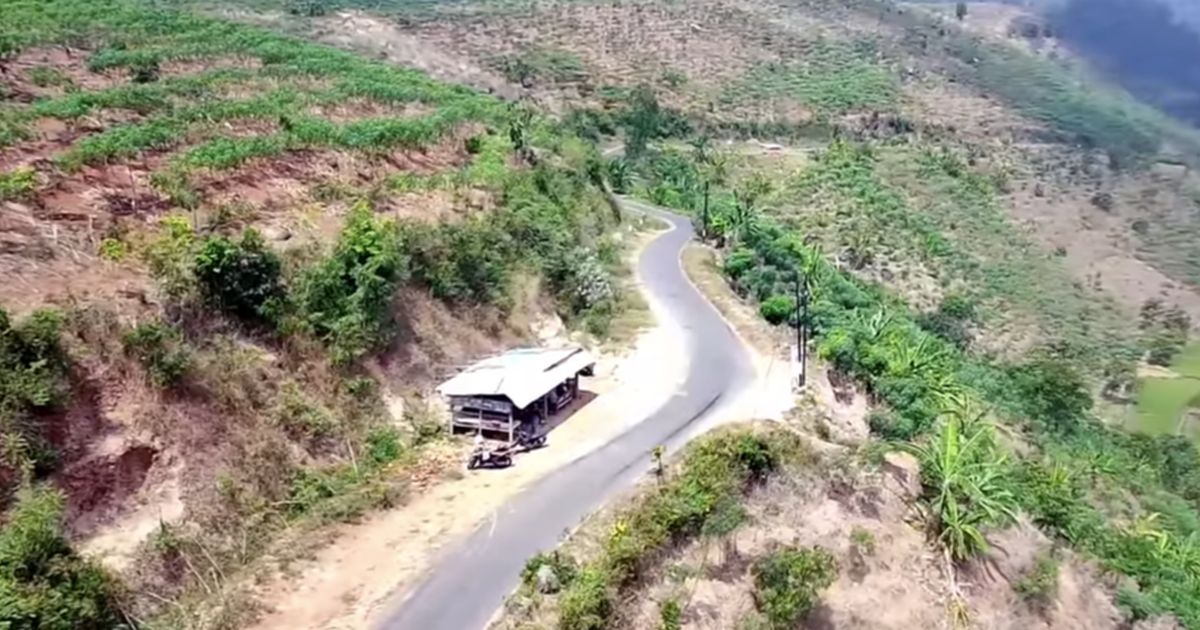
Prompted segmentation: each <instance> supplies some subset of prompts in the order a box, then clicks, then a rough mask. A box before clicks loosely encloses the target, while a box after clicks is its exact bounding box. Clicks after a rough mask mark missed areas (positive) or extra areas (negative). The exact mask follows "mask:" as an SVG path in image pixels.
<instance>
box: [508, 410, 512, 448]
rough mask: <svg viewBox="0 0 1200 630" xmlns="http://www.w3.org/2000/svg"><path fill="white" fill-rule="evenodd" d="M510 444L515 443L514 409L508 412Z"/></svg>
mask: <svg viewBox="0 0 1200 630" xmlns="http://www.w3.org/2000/svg"><path fill="white" fill-rule="evenodd" d="M508 443H509V444H512V443H513V412H512V409H509V410H508Z"/></svg>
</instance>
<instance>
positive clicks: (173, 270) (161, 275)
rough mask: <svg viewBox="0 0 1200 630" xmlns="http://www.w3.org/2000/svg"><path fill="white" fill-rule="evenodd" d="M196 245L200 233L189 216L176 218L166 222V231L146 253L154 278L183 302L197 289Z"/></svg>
mask: <svg viewBox="0 0 1200 630" xmlns="http://www.w3.org/2000/svg"><path fill="white" fill-rule="evenodd" d="M195 246H196V234H195V232H194V231H193V230H192V225H191V223H189V222H188V219H187V217H184V216H181V215H172V216H169V217H167V218H165V219H163V225H162V232H161V233H160V234H159V235H158V237H157V238H155V239H154V240H152V241H151V242H150V243H149V244H148V245H147V247H146V249H145V250H144V251H143V253H142V255H143V257H144V258H145V260H146V263H147V264H148V265H149V267H150V273H151V275H153V276H154V279H155V280H157V281H158V284H159V286H160V287H161V288H162V291H163V293H165V294H166V295H167V297H169V298H172V299H175V300H182V299H184V298H185V297H187V296H188V295H189V294H190V293H191V291H192V289H193V287H194V286H195V276H194V275H193V274H192V267H193V265H194V264H195Z"/></svg>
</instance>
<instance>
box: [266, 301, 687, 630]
mask: <svg viewBox="0 0 1200 630" xmlns="http://www.w3.org/2000/svg"><path fill="white" fill-rule="evenodd" d="M651 306H652V309H653V310H654V312H655V313H661V312H662V310H661V308H659V307H658V306H656V305H654V304H651ZM656 319H657V321H656V323H655V325H654V326H653V327H651V328H650V329H648V330H646V331H645V332H643V333H642V334H641V335H640V336H639V337H638V339H637V341H636V343H635V345H634V348H633V350H632V351H630V352H628V353H626V354H624V355H623V356H614V355H601V356H600V357H599V359H598V364H597V373H596V377H594V378H591V379H586V380H585V381H584V383H583V389H584V390H585V396H582V397H581V400H583V401H584V402H582V403H581V407H580V408H579V409H578V410H577V411H576V412H575V413H574V415H572V416H571V417H570V418H569V419H568V420H567V421H566V422H564V423H563V424H562V425H561V426H559V427H558V428H557V429H555V430H554V431H553V432H552V433H551V434H550V438H549V446H548V447H547V448H544V449H541V450H538V451H535V452H531V453H526V454H523V455H520V456H519V457H518V459H517V465H515V466H513V467H511V468H509V469H507V470H488V471H473V472H470V473H466V474H465V475H464V476H462V477H461V478H458V479H454V480H451V481H447V482H444V483H440V484H437V485H435V486H433V487H431V488H429V489H428V491H426V492H425V493H424V494H422V495H421V496H419V497H417V498H415V499H414V500H412V501H411V502H409V503H407V504H406V505H404V506H402V507H399V508H397V509H394V510H391V511H389V512H385V513H381V514H378V515H376V516H374V517H373V518H369V519H368V520H366V521H365V522H363V523H361V524H357V525H348V526H344V527H342V528H341V529H340V530H339V531H336V532H334V533H333V535H332V536H331V537H332V538H333V540H335V541H336V542H334V543H332V544H331V545H329V546H327V547H325V548H324V549H321V550H320V551H318V552H317V553H316V554H315V556H314V557H313V558H312V559H311V560H308V561H305V562H304V563H303V564H302V565H301V566H299V567H296V568H297V569H298V574H296V573H297V572H293V573H294V574H292V575H285V574H280V575H277V576H275V577H274V578H273V579H272V580H270V581H269V582H268V583H267V584H265V585H264V586H263V587H261V588H260V589H259V591H258V594H259V599H260V600H261V601H262V602H264V603H265V604H266V605H267V606H269V607H270V608H271V609H272V610H271V611H270V612H268V613H267V614H265V615H264V616H263V617H262V618H261V619H260V620H259V622H258V623H257V624H256V625H255V626H254V628H256V629H257V630H295V629H297V628H328V629H349V628H366V627H369V626H370V625H371V624H372V621H373V620H374V619H375V618H376V615H377V613H378V612H380V606H381V604H382V603H384V602H387V601H392V600H393V598H395V597H403V595H402V594H403V593H404V592H405V591H406V590H407V589H409V588H410V587H411V586H413V584H414V581H415V579H416V578H418V577H419V576H421V575H422V574H424V573H425V571H426V570H427V569H428V568H429V567H430V566H431V564H432V562H433V561H434V560H435V559H436V557H437V556H438V554H439V552H440V551H441V550H442V549H443V548H444V546H445V545H447V544H449V543H452V542H454V541H458V540H460V539H462V537H464V536H465V535H467V534H468V533H470V532H471V531H472V530H474V529H475V528H476V527H477V526H478V525H479V524H480V523H481V522H484V521H485V520H486V519H488V518H492V517H493V516H494V514H495V512H496V511H497V510H498V509H499V508H500V507H501V506H503V505H504V504H505V503H506V502H507V501H508V500H509V499H510V498H512V497H513V496H515V495H516V494H518V493H519V492H520V491H521V490H522V489H524V488H526V487H527V486H529V485H530V484H531V483H533V482H535V481H537V480H538V479H540V478H542V477H544V476H545V475H546V474H547V473H549V472H551V471H553V470H555V469H556V468H558V467H560V466H562V465H564V464H567V463H569V462H571V461H573V460H575V459H577V458H579V457H581V456H583V455H585V454H587V453H588V452H590V451H592V450H594V449H595V448H597V447H599V446H601V445H603V444H605V443H607V442H608V441H610V440H611V439H612V438H613V437H615V436H616V435H618V434H620V433H621V432H623V431H624V430H625V429H626V428H628V427H629V426H630V425H631V424H633V423H634V422H636V421H638V420H640V419H641V418H643V417H645V416H646V415H648V414H649V413H651V412H652V411H653V410H654V409H656V408H657V407H658V406H660V405H661V404H662V403H663V402H664V401H665V400H666V399H667V397H668V396H669V394H670V393H671V392H672V391H674V390H675V389H676V387H677V384H678V383H679V382H681V381H682V379H683V377H684V368H685V367H686V366H684V365H678V364H673V363H672V362H664V361H662V360H661V359H662V357H664V356H675V355H678V354H680V353H682V352H683V344H684V340H683V337H682V335H681V334H680V333H679V331H678V330H677V329H676V328H675V327H674V326H670V325H667V324H664V323H663V321H662V320H661V318H656ZM586 393H591V394H594V396H595V397H594V398H591V399H590V400H587V399H588V398H589V397H588V396H587V395H586Z"/></svg>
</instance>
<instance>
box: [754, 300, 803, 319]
mask: <svg viewBox="0 0 1200 630" xmlns="http://www.w3.org/2000/svg"><path fill="white" fill-rule="evenodd" d="M758 312H759V314H761V315H762V318H763V319H765V320H767V322H768V323H770V324H771V325H772V326H778V325H780V324H783V323H786V322H788V321H790V320H791V319H792V315H793V314H794V313H795V312H796V300H794V299H792V298H791V297H790V296H787V295H772V296H771V297H769V298H767V299H766V300H764V301H763V303H762V304H760V305H759V307H758Z"/></svg>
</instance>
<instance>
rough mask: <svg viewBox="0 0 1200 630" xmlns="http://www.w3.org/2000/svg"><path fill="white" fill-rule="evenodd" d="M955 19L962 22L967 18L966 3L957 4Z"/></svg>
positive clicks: (955, 6)
mask: <svg viewBox="0 0 1200 630" xmlns="http://www.w3.org/2000/svg"><path fill="white" fill-rule="evenodd" d="M954 17H956V18H958V20H959V21H960V22H961V21H962V20H963V19H964V18H966V17H967V3H966V2H957V3H955V4H954Z"/></svg>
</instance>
